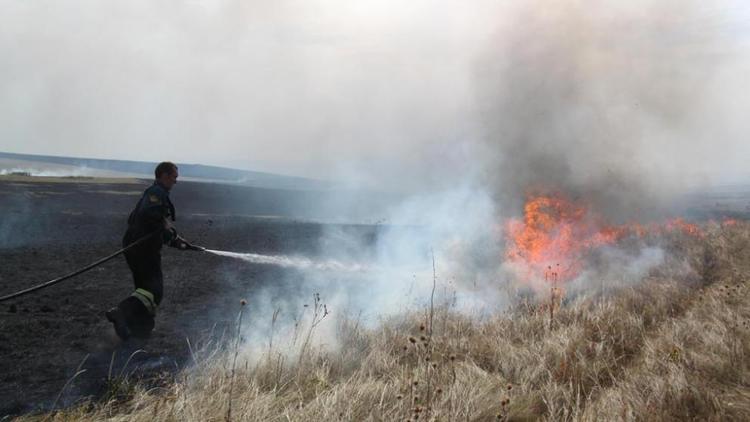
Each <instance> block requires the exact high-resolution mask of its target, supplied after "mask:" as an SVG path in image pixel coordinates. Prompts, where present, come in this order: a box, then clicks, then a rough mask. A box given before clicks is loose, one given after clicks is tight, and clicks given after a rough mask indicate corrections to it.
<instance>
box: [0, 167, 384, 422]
mask: <svg viewBox="0 0 750 422" xmlns="http://www.w3.org/2000/svg"><path fill="white" fill-rule="evenodd" d="M148 183H149V182H148V181H145V180H135V179H131V180H127V179H123V180H106V181H102V180H98V179H86V178H74V179H71V178H68V179H65V178H62V179H52V178H35V177H5V178H1V179H0V216H2V219H1V220H0V263H2V264H1V265H0V293H1V294H6V293H10V292H14V291H17V290H21V289H24V288H26V287H29V286H32V285H35V284H38V283H40V282H44V281H47V280H50V279H52V278H55V277H58V276H60V275H63V274H66V273H68V272H70V271H72V270H74V269H77V268H80V267H82V266H85V265H87V264H89V263H91V262H93V261H95V260H97V259H99V258H101V257H103V256H106V255H108V254H110V253H111V252H113V251H115V250H117V249H119V248H120V241H121V237H122V235H123V233H124V230H125V220H126V218H127V214H128V213H129V211H130V210H131V208H132V207H133V205H134V203H135V202H136V201H137V200H138V196H139V195H140V193H141V192H142V190H143V189H145V187H147V185H148ZM172 196H173V200H174V202H175V204H176V206H177V216H178V221H177V226H178V228H179V229H180V231H181V232H182V233H183V234H184V236H185V237H186V238H188V239H190V240H192V241H194V242H195V243H197V244H202V245H207V246H210V247H212V248H216V249H228V250H235V251H247V252H255V253H263V254H282V253H283V254H295V253H296V254H302V255H306V256H315V255H316V254H318V253H319V252H320V251H319V248H320V246H319V238H320V236H321V232H322V230H324V225H321V224H317V223H312V222H309V221H306V220H303V219H296V217H299V216H301V217H302V218H305V217H307V218H314V217H315V215H312V214H311V212H312V210H311V208H310V207H302V206H301V205H300V204H302V203H305V202H306V201H307V202H308V203H309V201H311V200H312V199H313V198H314V197H319V196H320V193H314V192H305V191H291V190H289V191H284V190H268V189H256V188H248V187H242V186H232V185H219V184H210V183H194V182H181V183H180V184H179V185H178V186H177V187H176V188H175V190H174V192H173V195H172ZM328 227H330V226H328ZM337 228H339V229H341V230H344V231H346V232H348V233H351V234H353V235H355V236H361V238H362V239H363V242H365V243H367V242H368V241H371V240H372V239H373V238H374V236H375V234H376V229H375V228H374V226H361V225H339V226H337ZM163 269H164V276H165V300H164V302H163V304H162V306H161V308H160V310H159V316H158V320H157V327H156V331H155V333H154V336H153V338H152V339H150V341H149V342H148V343H147V344H135V343H133V344H125V345H123V344H121V343H120V342H119V340H118V339H116V337H114V334H113V332H112V328H111V325H110V324H109V323H108V322H107V321H106V320H105V319H104V318H103V316H102V313H103V311H104V310H106V309H107V308H108V307H111V306H113V305H114V304H116V303H117V302H118V301H119V300H120V299H121V298H122V297H124V296H126V295H128V294H129V293H130V290H131V289H132V281H131V275H130V272H129V270H128V268H127V265H126V264H125V262H124V259H123V258H121V257H118V258H117V259H115V260H113V261H110V262H108V263H106V264H104V265H102V266H100V267H97V268H95V269H93V270H92V271H90V272H88V273H85V274H83V275H81V276H78V277H76V278H74V279H71V280H69V281H66V282H64V283H62V284H59V285H56V286H53V287H50V288H47V289H44V290H42V291H39V292H37V293H34V294H31V295H27V296H24V297H21V298H19V299H16V300H13V301H9V302H5V303H2V304H0V355H2V359H0V418H1V417H2V416H5V415H13V414H19V413H26V412H30V411H35V410H42V409H49V408H50V407H51V406H52V405H53V403H54V402H55V400H56V399H57V398H58V394H60V392H61V391H63V387H64V386H65V385H66V382H67V381H68V380H70V379H71V377H73V376H74V375H75V374H76V372H77V370H79V369H81V370H85V372H82V373H81V374H79V375H78V376H77V377H76V378H75V380H74V381H73V382H72V383H70V384H69V385H68V386H67V387H66V388H65V391H64V392H63V394H62V395H60V398H59V400H58V403H57V406H58V407H59V406H61V405H66V404H71V403H73V402H75V401H77V400H79V399H81V398H83V397H86V396H98V395H101V394H104V393H105V392H106V391H107V389H108V385H107V379H108V375H109V373H110V372H113V373H115V374H116V373H119V371H122V370H123V368H125V369H124V370H125V371H135V372H136V373H135V374H134V375H135V376H136V377H146V378H147V379H148V380H149V382H152V383H159V382H160V380H164V379H169V378H170V377H171V376H172V375H174V374H175V373H177V370H178V369H179V368H182V367H184V366H186V365H188V364H189V356H190V352H189V348H188V343H187V341H188V340H189V341H190V342H191V343H192V344H193V345H194V346H197V345H198V344H199V343H201V342H205V341H210V340H211V339H216V338H218V337H221V336H222V334H223V331H224V330H225V329H226V327H227V326H228V325H229V324H231V321H232V319H233V318H235V317H236V312H235V309H236V307H237V303H236V302H237V298H238V297H241V296H242V295H244V294H247V293H248V292H249V291H252V289H253V287H254V286H258V285H262V284H264V283H288V282H289V280H290V279H293V278H294V277H293V274H292V277H290V272H291V270H283V269H280V268H276V267H272V266H267V265H253V264H248V263H245V262H240V261H233V260H229V259H226V258H221V257H218V256H212V255H208V254H201V255H197V254H196V253H189V252H180V251H176V250H174V249H171V248H165V250H164V251H163ZM288 287H289V288H290V289H291V288H293V286H288ZM285 290H287V289H285V288H283V286H282V288H280V289H277V291H278V292H284V291H285ZM139 349H143V350H145V352H142V353H138V354H136V355H135V356H134V357H133V359H132V360H131V361H130V362H129V363H128V365H127V367H125V364H126V362H127V359H128V358H129V357H130V355H131V354H132V353H133V352H134V351H136V350H139ZM113 356H114V358H113ZM111 363H112V369H110V365H111Z"/></svg>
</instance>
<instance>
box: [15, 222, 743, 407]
mask: <svg viewBox="0 0 750 422" xmlns="http://www.w3.org/2000/svg"><path fill="white" fill-rule="evenodd" d="M706 233H707V234H706V236H704V237H701V238H696V237H689V236H684V235H674V236H673V237H672V238H670V239H667V240H666V242H667V245H668V246H667V248H668V250H669V252H671V253H670V254H669V256H670V257H669V259H668V260H667V262H666V263H665V264H664V265H662V266H661V267H659V268H657V269H656V270H654V271H652V272H651V273H650V275H649V276H648V277H647V278H646V279H644V280H643V281H642V282H641V283H640V284H638V285H636V286H631V287H621V288H618V289H616V290H611V291H607V292H604V293H605V294H603V295H602V294H600V293H601V292H597V293H596V294H592V295H590V296H582V297H577V298H572V299H571V300H569V301H566V302H565V303H562V304H560V305H559V307H558V308H557V309H556V310H555V313H554V317H553V318H552V320H550V313H549V306H550V304H549V303H547V304H545V303H529V302H520V301H519V303H518V304H517V305H516V306H515V307H513V308H512V309H509V310H508V311H507V312H504V313H501V314H497V315H494V316H492V317H490V318H481V319H479V318H475V317H470V316H466V315H462V314H459V313H457V312H455V311H454V310H453V309H452V308H451V307H450V306H446V305H441V306H438V307H436V309H435V310H434V315H433V317H432V318H431V317H430V311H429V309H424V310H422V311H419V312H414V313H412V314H408V315H401V316H396V317H390V318H389V319H387V320H385V321H383V322H382V324H380V325H379V326H378V327H376V328H363V327H361V326H359V324H357V323H356V320H354V319H351V320H346V319H338V320H337V321H338V328H337V332H338V341H339V343H340V347H339V348H338V349H337V350H334V351H331V350H326V349H325V348H321V347H317V346H313V344H314V343H313V342H310V341H308V340H309V336H313V337H314V336H315V335H316V331H315V329H314V327H311V326H310V325H308V326H307V327H302V328H301V330H300V332H299V333H298V337H297V338H296V340H295V342H294V347H295V350H294V351H293V352H290V351H289V350H284V349H283V347H279V346H276V345H273V346H271V345H266V348H265V352H264V353H263V354H262V356H261V357H256V358H255V359H248V358H247V356H246V355H245V354H244V353H240V354H239V355H236V354H235V350H236V348H235V346H236V344H235V343H234V341H235V338H234V337H233V336H230V338H229V339H228V341H227V342H226V343H225V344H224V345H223V346H221V347H217V346H210V345H208V346H205V347H202V348H200V350H195V352H194V353H195V356H194V358H195V364H194V365H193V367H192V368H190V369H189V370H186V371H184V372H183V373H181V374H180V375H179V377H178V380H177V382H174V383H169V384H166V385H164V386H163V387H160V388H152V389H150V390H147V389H145V388H144V387H142V386H139V385H137V384H135V383H131V382H130V381H129V380H128V379H127V378H118V377H116V376H113V377H112V380H111V389H110V394H109V396H108V397H107V398H105V399H103V400H101V401H99V402H96V403H89V404H84V405H81V406H79V407H76V408H71V409H66V410H62V411H59V412H56V413H51V414H46V415H35V416H26V417H24V418H22V419H24V420H39V419H45V420H58V421H62V420H65V421H70V420H72V421H99V420H119V421H154V420H170V421H184V420H190V421H210V420H214V421H219V420H227V419H231V420H251V421H308V420H321V421H333V420H346V421H349V420H351V421H360V420H388V421H391V420H442V421H457V420H472V421H474V420H476V421H479V420H591V421H594V420H750V359H748V357H750V302H749V299H750V292H749V290H750V283H749V282H748V278H749V276H750V225H748V224H746V223H738V224H735V225H732V226H727V227H720V226H719V225H714V226H712V227H708V228H707V230H706ZM605 284H606V280H605ZM237 306H238V309H237V310H239V309H240V305H239V304H238V305H237ZM553 306H554V305H553ZM321 316H322V315H321V314H318V317H317V318H318V319H319V318H320V317H321ZM269 318H271V316H270V315H269ZM431 319H432V324H431V323H430V320H431ZM309 322H310V321H308V324H309ZM326 322H330V321H326ZM315 344H317V343H315ZM230 406H231V410H230Z"/></svg>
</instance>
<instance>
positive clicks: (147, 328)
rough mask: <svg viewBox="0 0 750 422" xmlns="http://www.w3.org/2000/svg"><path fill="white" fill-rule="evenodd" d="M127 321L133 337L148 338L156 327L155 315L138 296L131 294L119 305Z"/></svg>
mask: <svg viewBox="0 0 750 422" xmlns="http://www.w3.org/2000/svg"><path fill="white" fill-rule="evenodd" d="M117 307H118V308H119V309H120V311H121V312H122V315H123V316H124V318H125V321H126V322H127V327H128V330H129V332H130V336H131V337H138V338H142V339H145V338H148V337H149V336H150V335H151V331H152V330H153V329H154V325H155V323H154V316H153V315H151V313H150V312H149V311H148V309H146V307H145V306H144V305H143V303H142V302H141V301H140V300H138V299H137V298H135V297H133V296H130V297H128V298H127V299H125V300H123V301H122V302H120V304H119V305H118V306H117Z"/></svg>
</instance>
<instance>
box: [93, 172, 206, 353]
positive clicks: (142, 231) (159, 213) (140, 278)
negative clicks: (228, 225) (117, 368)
mask: <svg viewBox="0 0 750 422" xmlns="http://www.w3.org/2000/svg"><path fill="white" fill-rule="evenodd" d="M154 175H155V176H156V180H155V181H154V184H153V185H151V186H150V187H149V188H148V189H146V190H145V192H143V195H142V196H141V199H140V200H139V201H138V204H136V206H135V209H134V210H133V212H131V213H130V216H129V217H128V229H127V231H126V232H125V236H124V237H123V239H122V243H123V246H128V245H130V244H132V243H133V242H136V241H138V240H139V239H141V238H143V237H146V236H148V237H147V238H146V239H145V240H143V241H141V242H140V243H139V244H138V245H137V246H135V247H133V248H131V249H129V250H127V251H125V260H126V261H127V263H128V266H129V267H130V271H131V272H132V273H133V281H134V282H135V291H134V292H133V293H132V294H131V295H130V296H128V297H127V298H125V299H124V300H123V301H122V302H120V303H119V304H118V305H117V306H116V307H115V308H112V309H110V310H109V311H107V312H106V313H105V315H106V317H107V319H108V320H109V321H110V322H112V324H113V325H114V328H115V332H116V333H117V335H118V336H119V337H120V338H121V339H123V340H127V339H128V338H129V337H130V336H133V337H140V338H147V337H148V336H149V335H150V334H151V331H152V330H153V329H154V316H155V315H156V308H157V307H158V306H159V303H161V299H162V293H163V285H162V283H163V279H162V273H161V247H162V244H167V245H169V246H172V247H175V248H179V249H182V250H187V249H200V248H197V247H194V246H192V245H190V244H189V243H188V242H187V241H185V240H184V239H183V238H181V237H180V236H178V235H177V231H176V230H175V228H174V227H172V224H171V222H173V221H175V210H174V205H172V201H171V200H170V199H169V191H170V190H171V189H172V187H173V186H174V185H175V184H176V183H177V176H178V173H177V166H176V165H175V164H174V163H170V162H163V163H160V164H159V165H158V166H156V170H154Z"/></svg>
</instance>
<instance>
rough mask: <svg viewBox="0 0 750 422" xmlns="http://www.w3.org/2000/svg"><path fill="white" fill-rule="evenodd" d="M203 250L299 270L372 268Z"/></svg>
mask: <svg viewBox="0 0 750 422" xmlns="http://www.w3.org/2000/svg"><path fill="white" fill-rule="evenodd" d="M204 251H205V252H208V253H212V254H214V255H219V256H225V257H229V258H234V259H239V260H242V261H245V262H250V263H253V264H266V265H277V266H279V267H285V268H297V269H301V270H318V271H346V272H364V271H370V270H372V267H370V266H368V265H362V264H349V263H344V262H341V261H336V260H332V259H329V260H324V261H314V260H312V259H310V258H305V257H300V256H287V255H261V254H255V253H239V252H229V251H219V250H215V249H204Z"/></svg>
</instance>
